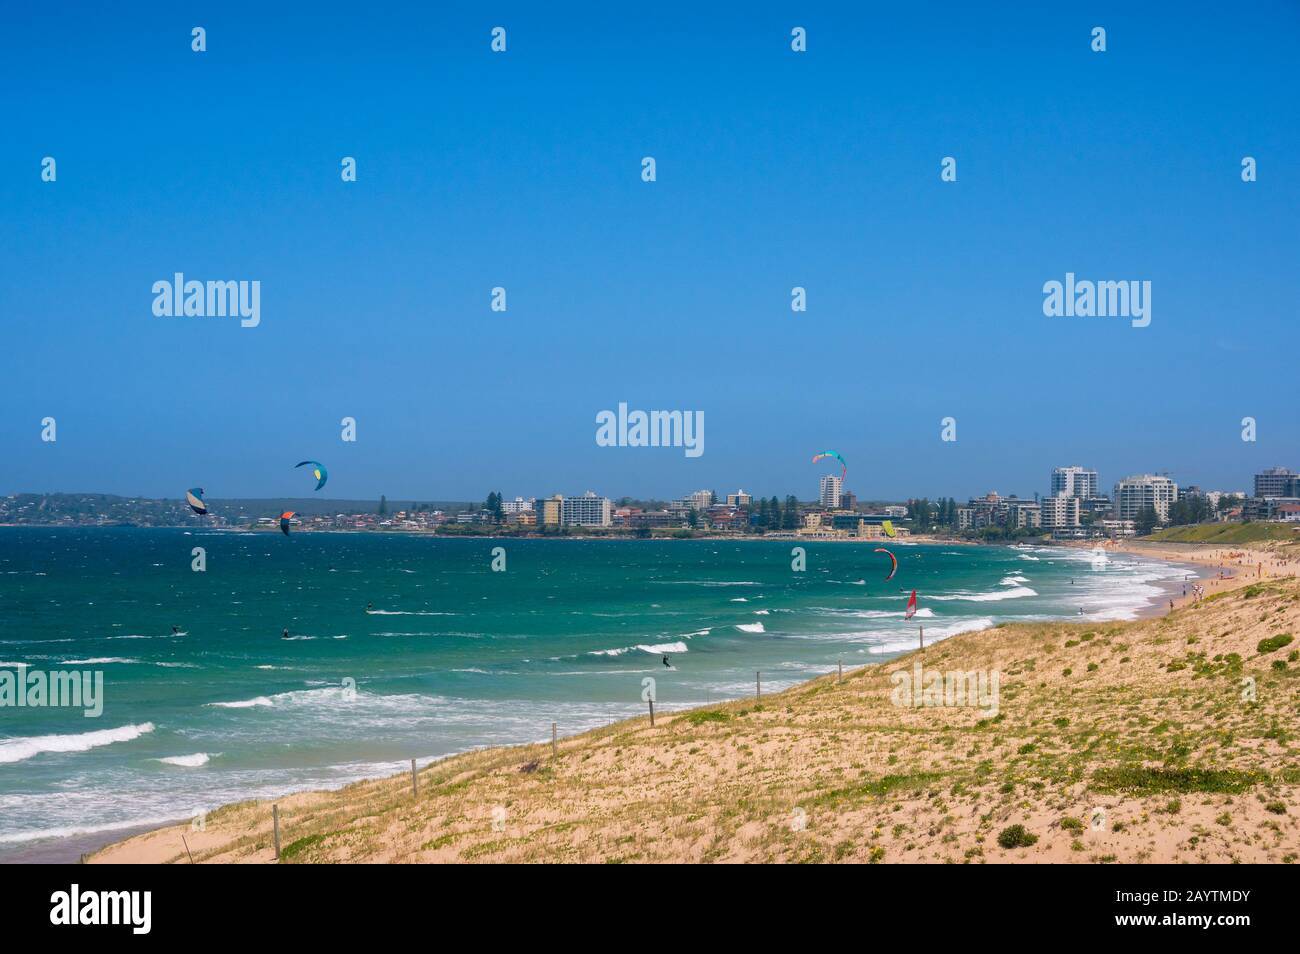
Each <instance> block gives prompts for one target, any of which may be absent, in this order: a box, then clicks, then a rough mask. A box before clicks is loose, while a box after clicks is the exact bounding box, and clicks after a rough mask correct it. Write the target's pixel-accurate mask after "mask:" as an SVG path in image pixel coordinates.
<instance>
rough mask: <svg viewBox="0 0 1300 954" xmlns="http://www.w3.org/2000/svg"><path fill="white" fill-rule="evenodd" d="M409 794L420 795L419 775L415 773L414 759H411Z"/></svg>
mask: <svg viewBox="0 0 1300 954" xmlns="http://www.w3.org/2000/svg"><path fill="white" fill-rule="evenodd" d="M411 794H413V795H414V796H415V797H416V798H419V797H420V776H418V775H416V774H415V759H411Z"/></svg>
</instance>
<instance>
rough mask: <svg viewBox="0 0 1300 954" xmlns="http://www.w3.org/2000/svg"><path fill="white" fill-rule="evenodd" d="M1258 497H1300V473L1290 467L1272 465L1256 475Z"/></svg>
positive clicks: (1256, 493)
mask: <svg viewBox="0 0 1300 954" xmlns="http://www.w3.org/2000/svg"><path fill="white" fill-rule="evenodd" d="M1255 496H1256V497H1300V474H1297V473H1296V472H1295V471H1294V470H1291V469H1290V468H1289V467H1270V468H1268V469H1267V470H1265V471H1262V472H1260V473H1258V474H1256V475H1255Z"/></svg>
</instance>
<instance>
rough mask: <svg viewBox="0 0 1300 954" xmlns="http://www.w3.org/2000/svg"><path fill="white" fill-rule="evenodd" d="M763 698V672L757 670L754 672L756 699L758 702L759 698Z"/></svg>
mask: <svg viewBox="0 0 1300 954" xmlns="http://www.w3.org/2000/svg"><path fill="white" fill-rule="evenodd" d="M762 698H763V674H762V673H761V672H756V673H754V701H755V702H757V701H758V700H759V699H762Z"/></svg>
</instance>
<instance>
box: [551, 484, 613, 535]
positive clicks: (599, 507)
mask: <svg viewBox="0 0 1300 954" xmlns="http://www.w3.org/2000/svg"><path fill="white" fill-rule="evenodd" d="M613 506H614V505H613V502H612V501H611V500H610V499H609V498H608V497H601V496H600V495H599V494H597V493H596V492H595V491H594V490H588V491H587V492H586V493H584V494H583V495H582V496H581V497H562V498H561V499H560V521H561V523H562V524H563V525H564V526H566V527H608V526H609V525H610V524H611V523H613Z"/></svg>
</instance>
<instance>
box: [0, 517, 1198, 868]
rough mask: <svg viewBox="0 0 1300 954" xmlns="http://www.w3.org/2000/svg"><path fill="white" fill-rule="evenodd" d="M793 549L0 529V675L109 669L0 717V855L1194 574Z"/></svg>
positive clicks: (814, 546) (798, 671) (905, 547)
mask: <svg viewBox="0 0 1300 954" xmlns="http://www.w3.org/2000/svg"><path fill="white" fill-rule="evenodd" d="M196 546H202V547H204V548H205V549H206V551H207V570H206V572H202V573H198V572H194V571H192V570H191V559H192V558H191V549H192V548H193V547H196ZM495 546H504V547H505V550H506V570H505V572H493V571H492V570H491V568H490V564H491V560H492V553H491V551H492V548H493V547H495ZM793 546H794V544H793V543H792V542H791V541H781V542H777V541H722V540H692V541H618V542H613V541H581V540H521V541H504V542H503V541H492V540H447V539H443V540H438V539H429V538H420V537H415V536H405V535H395V534H370V533H301V534H295V535H293V536H291V537H284V536H282V535H281V534H279V533H277V532H269V533H268V532H258V533H252V532H202V531H194V532H190V531H184V530H142V529H127V528H122V529H109V528H96V529H43V528H0V669H4V670H8V671H10V672H14V673H23V672H26V671H31V670H37V671H49V670H55V669H58V670H68V669H75V670H90V671H100V672H102V673H103V675H104V709H103V713H102V715H101V716H99V717H98V718H86V717H85V716H84V715H83V714H82V713H81V711H80V710H74V709H57V708H15V707H0V858H3V856H4V853H5V852H6V851H7V850H8V851H10V852H12V851H13V850H15V848H22V847H30V846H32V845H33V844H40V843H41V842H42V841H44V840H57V839H60V838H67V837H69V836H72V835H75V834H78V833H82V834H84V833H87V832H90V833H96V832H112V831H114V830H117V829H121V828H126V827H128V826H135V825H143V824H150V823H159V822H163V821H169V820H175V819H178V818H187V817H190V816H191V815H192V814H193V813H195V812H196V811H201V810H204V809H209V808H213V807H216V806H218V805H221V804H224V803H226V802H231V801H236V800H239V799H244V798H249V797H259V796H271V795H276V794H281V793H284V792H288V791H292V790H295V789H303V788H320V787H329V786H337V785H341V784H344V783H346V782H348V781H352V780H355V779H358V778H363V777H367V776H375V775H381V774H386V773H389V772H394V771H398V770H400V769H401V768H402V767H403V766H404V765H406V764H409V760H410V759H411V758H417V759H419V760H420V761H421V762H422V763H423V762H425V761H427V760H429V759H432V758H436V757H439V756H443V755H447V754H449V753H453V752H459V751H464V750H466V749H470V748H474V747H479V746H487V745H497V744H503V743H520V742H533V741H539V740H542V739H545V738H549V734H550V725H551V723H552V722H555V723H557V724H558V727H559V731H560V732H561V733H562V734H570V733H574V732H579V731H581V730H583V729H587V728H591V727H593V726H597V725H602V724H604V723H606V722H607V721H610V720H614V719H619V718H623V717H627V716H631V715H636V714H641V713H643V712H644V711H645V703H644V702H642V680H643V679H644V678H645V677H647V676H650V677H653V678H654V679H655V680H656V694H657V697H658V703H657V705H658V707H659V708H660V709H661V710H673V709H677V708H683V707H687V706H693V705H700V704H703V703H707V702H709V701H717V700H720V699H724V698H735V697H740V696H745V695H748V694H752V693H753V691H754V674H755V672H756V671H761V672H762V674H763V675H762V679H763V685H764V688H765V689H769V688H770V689H772V690H776V689H780V688H783V687H785V686H788V685H790V684H792V683H794V682H797V681H800V680H803V679H807V678H811V677H813V676H817V675H821V674H824V673H827V672H829V671H832V670H833V669H834V668H835V666H836V663H837V661H839V660H841V659H842V660H843V661H844V664H845V666H846V667H849V666H857V665H862V664H864V663H870V662H881V661H886V660H888V659H889V658H891V656H892V655H896V654H897V653H899V652H902V651H906V650H909V649H911V648H913V647H914V646H915V645H916V640H917V626H918V624H921V625H924V626H925V633H926V642H927V644H929V643H930V642H932V641H934V640H938V639H942V638H944V637H946V636H951V635H953V634H955V633H959V632H964V631H968V630H973V629H981V628H987V627H989V626H992V625H995V624H996V623H998V622H1002V621H1008V620H1045V619H1051V618H1059V617H1068V618H1072V619H1079V618H1080V617H1079V610H1080V609H1082V610H1083V611H1084V618H1088V619H1096V620H1101V619H1126V618H1133V617H1134V616H1136V615H1137V614H1139V613H1140V612H1141V611H1143V610H1144V609H1145V608H1147V607H1150V606H1151V605H1153V603H1155V602H1158V601H1159V600H1160V599H1161V598H1162V597H1164V596H1165V594H1166V592H1167V588H1168V587H1169V586H1171V585H1176V584H1177V581H1181V580H1183V579H1184V577H1185V576H1186V575H1187V574H1189V573H1192V572H1194V571H1193V570H1192V568H1188V567H1178V566H1173V565H1170V564H1165V563H1160V562H1156V561H1152V560H1146V559H1143V558H1138V557H1132V556H1123V555H1114V554H1112V555H1109V556H1105V555H1101V554H1099V553H1090V552H1089V551H1084V550H1073V549H1067V548H1044V547H1022V548H1010V547H961V546H942V545H909V544H897V545H894V546H892V549H893V550H894V552H895V553H896V554H897V556H898V559H899V563H900V567H899V571H898V575H897V576H896V577H895V578H894V579H893V580H892V581H890V582H889V583H885V582H883V579H884V576H885V575H886V573H887V571H888V563H889V561H888V559H887V558H886V557H885V556H884V555H883V554H878V553H873V552H872V549H873V545H869V544H860V543H817V542H811V543H805V544H802V546H803V547H804V548H805V549H806V551H807V569H806V571H805V572H793V571H792V570H791V548H792V547H793ZM912 588H916V589H917V590H918V591H919V604H920V607H921V609H920V612H919V613H918V615H917V617H916V618H915V619H914V620H912V621H911V622H905V621H904V619H903V610H904V605H905V602H906V599H907V592H909V591H910V590H911V589H912ZM368 603H372V604H373V612H367V611H366V607H367V604H368ZM173 626H178V627H179V628H180V629H181V630H182V631H183V633H184V634H185V635H181V636H173V635H171V633H172V627H173ZM285 628H287V629H288V630H289V633H290V638H289V639H287V640H286V639H283V638H281V634H282V631H283V630H284V629H285ZM665 657H667V659H668V661H669V663H670V664H671V666H665V665H664V663H663V660H664V658H665ZM353 687H355V689H354V688H353ZM104 840H111V839H109V838H105V839H104Z"/></svg>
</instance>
